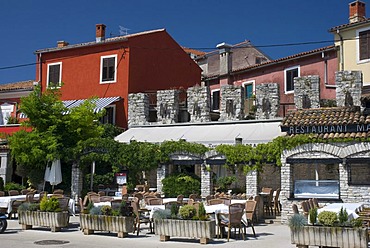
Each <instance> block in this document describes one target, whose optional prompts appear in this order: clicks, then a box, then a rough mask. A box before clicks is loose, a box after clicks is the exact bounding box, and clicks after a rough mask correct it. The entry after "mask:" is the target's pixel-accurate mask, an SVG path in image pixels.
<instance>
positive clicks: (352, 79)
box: [335, 71, 362, 107]
mask: <svg viewBox="0 0 370 248" xmlns="http://www.w3.org/2000/svg"><path fill="white" fill-rule="evenodd" d="M335 81H336V84H337V89H336V95H337V96H336V98H337V106H338V107H343V106H346V107H351V106H361V101H360V98H361V93H362V72H361V71H338V72H336V73H335Z"/></svg>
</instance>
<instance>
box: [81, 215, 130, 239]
mask: <svg viewBox="0 0 370 248" xmlns="http://www.w3.org/2000/svg"><path fill="white" fill-rule="evenodd" d="M134 220H135V218H134V217H131V216H130V217H124V216H106V215H91V214H80V226H81V230H82V231H83V233H84V234H85V235H89V234H93V233H94V231H109V232H117V233H118V235H117V236H118V237H119V238H124V237H126V236H127V234H128V233H129V232H133V231H134Z"/></svg>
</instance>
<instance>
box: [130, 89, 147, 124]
mask: <svg viewBox="0 0 370 248" xmlns="http://www.w3.org/2000/svg"><path fill="white" fill-rule="evenodd" d="M148 120H149V96H148V94H145V93H137V94H129V95H128V127H131V126H136V125H147V124H148Z"/></svg>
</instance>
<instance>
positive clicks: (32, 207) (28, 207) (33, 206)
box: [18, 202, 40, 211]
mask: <svg viewBox="0 0 370 248" xmlns="http://www.w3.org/2000/svg"><path fill="white" fill-rule="evenodd" d="M39 209H40V204H38V203H30V202H24V203H22V204H21V205H20V206H19V207H18V211H37V210H39Z"/></svg>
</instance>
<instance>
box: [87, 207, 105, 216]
mask: <svg viewBox="0 0 370 248" xmlns="http://www.w3.org/2000/svg"><path fill="white" fill-rule="evenodd" d="M89 214H91V215H101V214H102V213H101V207H92V208H91V209H90V211H89Z"/></svg>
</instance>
